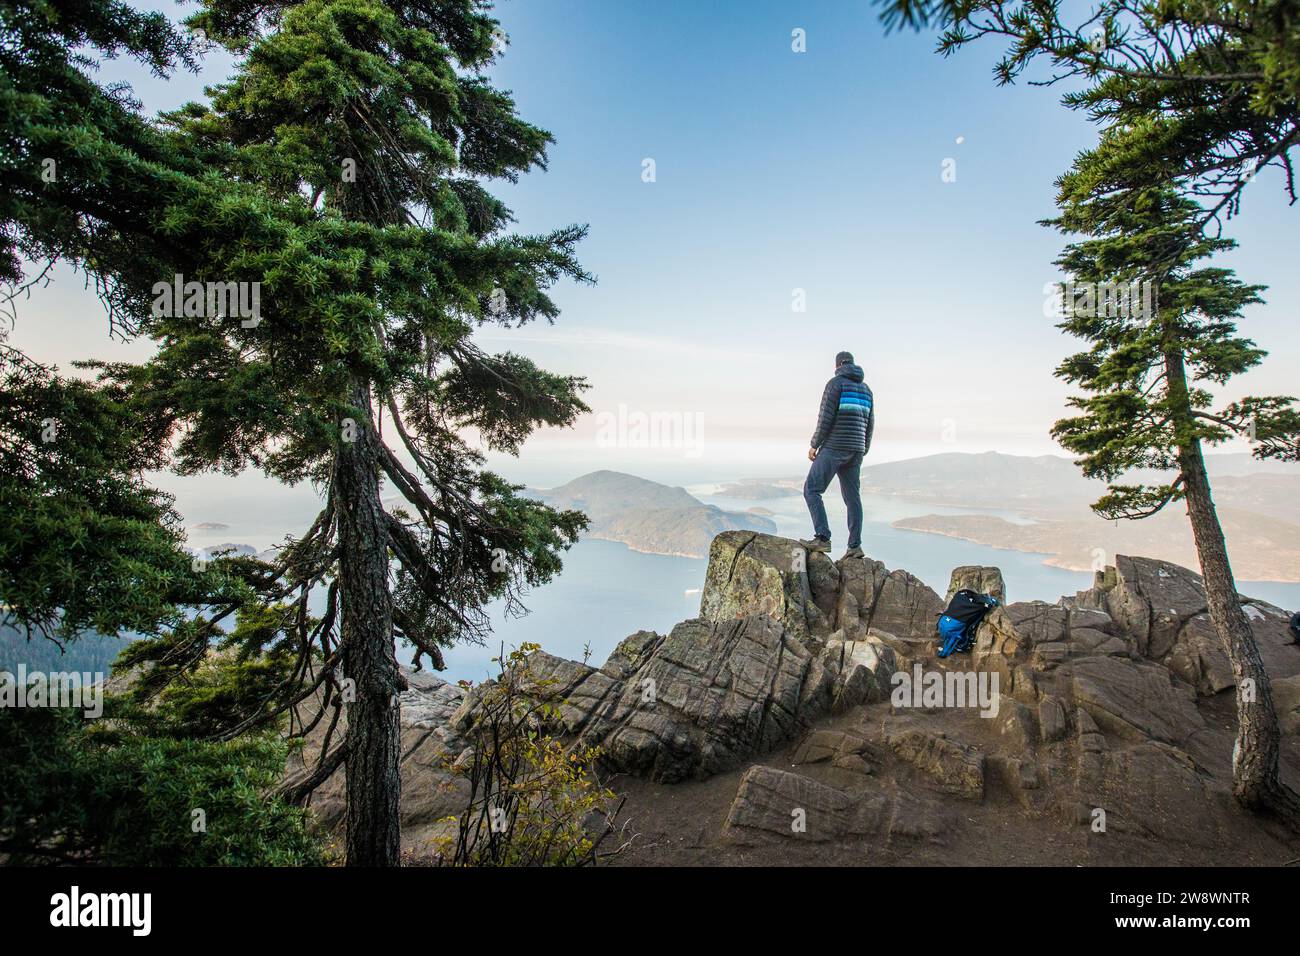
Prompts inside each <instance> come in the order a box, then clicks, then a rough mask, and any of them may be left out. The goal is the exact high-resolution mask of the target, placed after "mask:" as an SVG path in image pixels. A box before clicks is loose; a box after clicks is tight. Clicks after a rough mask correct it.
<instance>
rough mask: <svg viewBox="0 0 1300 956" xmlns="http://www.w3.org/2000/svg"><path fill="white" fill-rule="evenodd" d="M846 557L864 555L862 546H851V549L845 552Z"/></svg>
mask: <svg viewBox="0 0 1300 956" xmlns="http://www.w3.org/2000/svg"><path fill="white" fill-rule="evenodd" d="M844 557H845V558H860V557H862V549H861V548H849V550H847V551H845V552H844ZM840 560H844V559H843V558H841V559H840Z"/></svg>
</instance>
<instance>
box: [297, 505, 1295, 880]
mask: <svg viewBox="0 0 1300 956" xmlns="http://www.w3.org/2000/svg"><path fill="white" fill-rule="evenodd" d="M960 587H971V588H974V589H978V590H981V591H984V592H986V593H995V594H1000V595H1001V596H1003V597H1004V596H1005V585H1004V584H1003V582H1002V576H1001V573H1000V572H999V571H998V570H997V569H996V568H986V567H964V568H958V569H956V570H955V571H954V573H953V576H952V581H951V582H950V588H949V592H948V593H949V594H951V593H952V591H954V590H956V589H957V588H960ZM1247 600H1248V603H1247V613H1248V615H1249V616H1250V617H1251V621H1252V625H1253V627H1254V629H1255V634H1256V639H1257V640H1258V642H1259V644H1260V649H1261V654H1262V656H1263V659H1264V662H1265V666H1266V668H1267V669H1268V671H1269V673H1270V676H1271V678H1272V680H1273V684H1274V696H1275V700H1276V702H1277V706H1278V711H1279V718H1280V722H1281V725H1282V729H1283V732H1284V734H1285V735H1286V736H1285V737H1284V748H1283V749H1284V762H1285V767H1284V772H1285V773H1286V774H1294V773H1295V772H1296V771H1297V770H1300V742H1298V741H1297V739H1296V737H1295V734H1296V733H1297V731H1298V730H1300V689H1298V688H1300V648H1298V647H1296V646H1295V645H1293V644H1292V643H1291V636H1290V634H1289V632H1288V630H1287V620H1288V615H1287V613H1286V612H1284V611H1282V610H1281V609H1279V608H1276V607H1273V606H1272V605H1269V604H1267V603H1266V602H1263V601H1257V600H1251V599H1247ZM944 606H945V602H944V599H942V598H941V597H940V596H939V595H938V594H937V593H936V592H935V591H933V590H931V589H930V588H929V587H927V586H926V585H925V584H924V583H922V582H921V581H920V580H918V579H917V578H916V577H914V576H913V575H911V574H909V573H907V572H906V571H901V570H890V569H888V568H886V567H885V566H884V565H883V564H881V563H880V562H878V561H874V560H872V559H870V558H866V559H845V560H841V561H839V562H834V561H832V560H830V558H828V557H827V556H825V555H822V554H813V555H809V554H808V553H807V552H806V551H805V550H804V549H803V548H801V547H800V546H799V545H798V544H797V542H794V541H789V540H786V539H783V538H777V537H773V536H770V535H766V534H757V533H753V532H739V531H732V532H726V533H723V534H720V535H718V536H717V537H716V538H715V539H714V541H713V543H712V547H711V550H710V555H709V567H708V571H707V576H706V580H705V584H704V588H703V592H702V596H701V602H700V613H699V616H698V617H696V618H693V619H691V620H688V621H683V622H682V623H680V624H678V625H677V626H676V627H674V628H673V629H672V630H671V631H670V632H669V633H668V634H666V635H661V634H658V633H655V632H651V631H640V632H637V633H636V634H633V635H631V636H630V637H628V638H626V639H625V640H624V641H623V642H622V643H620V644H619V645H618V647H617V648H616V649H615V651H614V652H613V653H612V654H611V655H610V656H609V659H608V660H607V661H606V662H605V663H604V664H603V665H602V666H600V667H592V666H589V665H587V664H582V663H578V662H575V661H568V660H564V659H562V658H557V657H553V656H549V655H546V654H544V653H540V652H539V653H537V654H535V655H533V657H532V665H531V671H532V676H533V677H534V678H535V679H536V685H535V688H534V690H533V693H535V694H536V695H537V696H538V697H545V698H547V699H549V700H550V701H552V702H553V703H555V704H556V707H557V712H558V714H559V717H558V723H557V727H556V728H555V729H556V731H557V732H559V733H561V734H564V735H566V736H568V737H569V738H571V739H572V740H574V741H575V742H577V743H579V744H581V745H593V746H597V747H599V748H600V750H601V752H602V754H603V756H602V762H603V765H604V767H605V768H606V769H607V770H610V771H615V772H617V773H619V774H622V775H627V776H626V777H625V779H628V778H630V779H632V780H635V779H636V778H640V780H639V781H637V783H636V786H634V787H632V791H633V792H634V795H633V797H632V798H631V799H632V800H633V805H634V806H636V805H638V804H637V803H636V801H638V800H639V801H641V803H640V804H639V805H640V806H642V808H643V813H642V816H641V817H640V819H641V820H642V821H650V822H648V823H645V825H647V826H649V825H653V826H655V827H658V828H659V829H658V830H657V831H656V833H657V834H658V836H660V837H662V840H657V841H650V842H652V843H654V845H656V846H668V845H676V844H677V843H681V842H682V839H683V838H682V837H680V836H676V835H674V834H680V832H681V828H682V827H684V826H685V823H684V821H683V819H682V813H681V808H682V806H688V807H689V808H690V809H691V813H690V817H691V819H692V820H694V821H698V820H700V819H706V820H713V821H715V822H714V823H706V824H693V827H694V829H692V831H691V832H692V834H693V835H692V836H691V845H692V846H693V847H695V848H696V849H695V850H694V851H693V852H695V853H696V855H695V856H693V857H689V859H693V860H699V861H702V862H716V861H719V860H726V859H729V857H728V856H727V854H729V853H732V852H737V853H739V852H743V853H748V854H752V853H759V854H760V855H761V854H763V853H772V854H777V855H776V856H775V857H773V859H775V860H784V859H787V857H786V856H782V855H781V854H795V856H794V857H790V859H800V860H802V859H805V857H800V856H798V854H799V853H801V852H803V851H801V850H799V847H800V846H802V845H804V844H808V845H813V844H815V845H817V846H818V847H821V849H820V850H817V851H815V854H814V855H813V856H810V857H807V858H806V859H807V860H808V861H809V862H813V861H816V860H817V859H818V857H817V856H816V854H825V853H826V852H829V850H828V848H829V847H852V848H855V849H853V851H852V852H853V853H854V854H856V855H855V856H852V857H851V860H853V861H872V860H874V861H877V862H890V861H894V860H900V859H905V858H910V857H912V856H915V855H916V854H920V855H921V857H920V858H922V859H924V858H925V854H926V853H927V852H929V851H928V850H926V849H925V848H926V847H931V846H934V847H938V846H944V847H948V848H949V849H951V848H952V847H954V846H960V845H962V844H963V841H971V845H972V846H974V845H976V843H975V842H974V841H978V840H981V839H985V835H984V831H986V830H987V829H989V828H995V829H998V830H999V831H1000V832H1001V831H1007V828H1008V827H1012V828H1016V827H1018V828H1020V830H1017V831H1016V832H1017V833H1033V834H1035V835H1036V836H1035V837H1034V840H1039V841H1041V840H1042V839H1046V840H1047V844H1046V845H1048V846H1050V847H1051V848H1052V849H1051V852H1048V851H1046V850H1044V852H1043V853H1042V855H1041V857H1040V856H1036V855H1035V854H1036V853H1037V852H1038V851H1037V850H1036V849H1035V847H1037V843H1034V842H1033V840H1029V841H1028V842H1026V838H1023V837H1015V838H1013V837H1011V836H1008V838H1007V840H1006V841H1005V842H1006V849H1005V853H1006V854H1007V855H1006V858H1005V860H1003V862H1044V863H1058V864H1059V863H1061V862H1064V861H1066V860H1070V861H1074V862H1121V863H1122V862H1137V861H1141V860H1143V859H1148V860H1149V857H1147V858H1144V857H1142V855H1141V852H1139V849H1140V848H1139V849H1135V847H1138V844H1136V843H1132V842H1129V843H1125V842H1123V841H1121V840H1117V839H1110V838H1107V836H1106V834H1108V833H1109V834H1123V835H1124V837H1125V839H1129V838H1133V839H1136V840H1138V841H1151V840H1175V841H1179V842H1177V846H1178V847H1180V848H1182V849H1180V850H1179V851H1178V852H1179V853H1183V855H1182V856H1178V855H1177V854H1174V855H1172V856H1169V857H1167V859H1168V861H1170V862H1176V861H1178V860H1188V859H1193V858H1195V859H1201V858H1202V857H1201V856H1196V854H1202V855H1203V856H1204V857H1205V858H1213V859H1216V860H1217V861H1218V862H1225V860H1223V859H1219V856H1222V854H1224V853H1227V854H1229V855H1230V856H1231V858H1232V859H1239V860H1243V861H1244V860H1246V859H1248V858H1249V859H1251V860H1257V859H1280V858H1281V854H1283V853H1290V854H1291V856H1292V857H1293V856H1294V851H1293V849H1288V848H1286V847H1285V844H1284V843H1281V842H1277V841H1278V839H1280V838H1278V837H1275V836H1273V835H1269V834H1268V833H1264V832H1263V831H1261V830H1260V829H1259V828H1260V826H1261V825H1260V824H1259V823H1258V821H1257V820H1256V819H1254V818H1251V817H1250V816H1249V815H1246V814H1244V813H1242V812H1241V811H1240V810H1238V809H1237V808H1236V806H1235V804H1234V803H1233V801H1232V799H1231V793H1230V784H1231V752H1232V739H1233V729H1234V726H1235V720H1234V714H1233V706H1232V699H1231V693H1230V692H1229V690H1230V688H1231V686H1232V683H1231V671H1230V669H1229V668H1228V667H1227V660H1226V657H1225V656H1224V654H1223V652H1222V650H1221V649H1220V648H1219V647H1218V645H1217V640H1216V637H1215V635H1214V633H1213V631H1212V629H1211V628H1210V627H1209V623H1208V619H1207V617H1206V613H1205V599H1204V593H1203V590H1202V589H1201V584H1200V579H1199V577H1198V576H1197V575H1195V574H1193V573H1192V572H1190V571H1188V570H1186V569H1184V568H1180V567H1177V566H1175V565H1170V564H1167V563H1165V562H1159V561H1152V560H1148V559H1144V558H1130V557H1120V558H1118V559H1117V560H1116V563H1115V566H1114V567H1110V568H1107V569H1106V570H1105V571H1104V572H1103V573H1100V574H1098V575H1097V578H1096V581H1095V583H1094V586H1093V587H1092V588H1090V589H1089V590H1087V591H1083V592H1080V593H1078V594H1076V595H1074V596H1071V597H1068V598H1062V599H1061V600H1060V601H1058V602H1057V603H1054V604H1053V603H1047V602H1043V601H1025V602H1016V603H1011V604H1003V605H1002V606H1000V607H998V608H997V609H995V610H994V611H992V612H991V613H990V614H989V615H988V616H987V617H986V618H985V620H984V622H983V624H982V625H981V626H980V628H979V631H978V634H977V639H976V643H975V646H974V648H973V649H972V651H971V653H970V654H969V655H957V656H955V657H953V658H948V659H945V660H942V661H941V660H937V659H936V658H935V656H934V648H935V643H936V642H935V637H934V623H935V619H936V617H937V615H938V614H939V613H941V611H942V610H943V607H944ZM918 667H919V668H920V670H919V671H916V673H922V672H927V673H928V672H935V673H939V674H941V675H944V678H945V679H948V678H956V679H958V682H960V681H961V680H965V679H968V678H969V679H970V680H971V681H972V682H976V681H978V680H985V681H987V682H989V683H990V685H991V688H992V690H993V692H994V693H995V695H996V698H997V706H995V707H992V708H989V709H988V710H989V711H990V712H987V713H984V714H983V715H982V714H981V711H980V710H979V709H977V708H975V707H972V706H970V704H969V702H968V703H967V704H966V705H964V706H963V705H957V704H955V703H954V702H953V701H950V700H947V699H944V700H942V701H940V702H938V703H936V702H932V701H922V703H921V704H920V705H919V706H916V701H915V700H912V699H902V698H900V699H898V700H894V699H891V698H892V692H893V688H894V684H895V681H896V679H897V678H896V675H899V674H900V672H903V673H907V674H911V673H913V670H914V669H915V668H918ZM971 686H972V687H973V686H974V683H972V684H971ZM476 700H477V695H476V694H475V693H474V692H469V693H466V692H465V691H464V690H462V689H461V688H459V687H453V686H451V685H448V684H445V683H442V682H440V681H438V680H437V679H436V678H430V677H421V678H420V679H418V680H412V687H411V689H410V690H409V691H407V693H406V694H404V695H403V697H402V708H403V718H402V719H403V745H404V746H403V754H404V757H403V764H402V777H403V796H402V816H403V825H404V827H405V828H406V829H407V830H408V831H409V832H410V833H411V834H412V835H413V838H414V837H418V836H419V835H421V834H427V833H429V832H432V829H433V828H434V827H435V826H436V824H437V821H438V820H440V819H442V818H443V817H445V816H447V815H448V814H453V813H455V812H456V811H457V809H458V805H457V801H462V802H463V800H464V794H463V792H461V789H460V788H461V787H463V782H461V781H458V780H457V779H456V778H455V777H453V776H451V775H449V774H447V772H446V767H447V765H448V763H449V762H450V761H451V760H454V759H455V758H456V757H457V755H458V754H460V753H461V752H462V750H463V749H464V747H465V746H466V743H465V740H466V736H465V731H466V729H467V728H468V727H469V726H470V725H471V723H472V721H473V719H474V714H475V706H476ZM896 705H897V706H896ZM701 781H707V783H702V782H701ZM666 784H672V785H673V786H664V785H666ZM1293 785H1294V782H1293ZM629 786H630V784H629ZM700 787H703V788H704V789H702V790H689V791H686V790H681V788H700ZM678 792H682V793H686V792H689V793H691V794H694V796H690V797H680V798H679V797H676V796H672V794H675V793H678ZM719 799H723V800H724V802H723V803H721V804H716V801H717V800H719ZM341 800H342V792H341V788H340V787H339V786H338V780H337V779H336V780H334V781H331V782H330V784H328V785H327V787H326V788H325V789H324V790H323V791H322V792H321V794H319V795H318V809H319V810H320V811H321V812H322V815H323V817H324V819H326V820H333V819H337V818H338V817H339V816H340V815H341ZM683 801H685V803H683ZM709 801H715V803H710V802H709ZM660 806H662V808H663V809H662V810H661V811H656V807H660ZM710 807H712V808H713V809H708V808H710ZM673 808H676V809H675V810H674V809H673ZM656 812H658V816H656ZM710 814H712V816H710ZM1099 820H1101V821H1104V822H1103V825H1102V828H1100V829H1099V828H1098V826H1099V825H1098V821H1099ZM1189 821H1191V822H1189ZM979 845H981V846H983V845H984V844H979ZM1241 847H1250V848H1251V849H1250V850H1249V852H1247V851H1245V850H1241V849H1240V848H1241ZM1225 848H1226V849H1225ZM647 852H648V851H647ZM836 852H839V850H836ZM845 852H848V851H847V850H846V851H845ZM999 852H1004V851H1001V850H1000V851H999ZM1142 852H1149V847H1148V850H1147V851H1142ZM1126 854H1128V855H1126ZM1134 854H1136V855H1134ZM1188 854H1190V856H1189V855H1188ZM1216 854H1217V856H1216ZM1233 854H1235V855H1233ZM745 858H746V859H750V858H751V857H745ZM759 858H764V857H761V856H760V857H759ZM647 859H648V860H658V859H660V858H658V857H653V855H651V856H649V857H647Z"/></svg>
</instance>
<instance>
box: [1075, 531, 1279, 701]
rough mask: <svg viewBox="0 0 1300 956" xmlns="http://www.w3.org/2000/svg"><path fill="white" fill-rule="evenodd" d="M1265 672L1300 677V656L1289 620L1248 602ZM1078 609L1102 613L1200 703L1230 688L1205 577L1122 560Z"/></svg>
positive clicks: (1081, 598) (1101, 575)
mask: <svg viewBox="0 0 1300 956" xmlns="http://www.w3.org/2000/svg"><path fill="white" fill-rule="evenodd" d="M1242 600H1243V602H1244V609H1245V612H1246V616H1247V617H1248V618H1249V619H1250V622H1251V630H1252V631H1253V632H1254V635H1255V641H1256V644H1257V645H1258V646H1259V651H1260V656H1261V658H1262V659H1263V661H1264V667H1265V669H1266V670H1267V671H1268V673H1269V676H1270V677H1272V678H1275V679H1276V678H1279V677H1285V676H1287V675H1290V674H1294V673H1296V672H1297V670H1300V651H1298V649H1297V648H1296V646H1295V644H1294V643H1293V642H1294V638H1293V637H1292V636H1291V634H1290V632H1289V630H1288V627H1287V621H1288V615H1287V613H1286V612H1285V611H1283V610H1282V609H1281V608H1278V607H1274V606H1273V605H1272V604H1269V603H1268V602H1266V601H1260V600H1256V599H1254V598H1248V597H1245V596H1243V597H1242ZM1066 603H1068V604H1069V605H1070V606H1071V607H1074V608H1077V609H1093V610H1101V611H1105V612H1106V613H1107V614H1109V615H1110V617H1111V618H1113V620H1114V621H1115V623H1116V625H1117V626H1118V628H1119V629H1120V631H1122V632H1123V634H1124V635H1125V636H1126V637H1127V638H1129V639H1131V641H1132V643H1133V646H1134V649H1135V650H1136V652H1137V653H1139V654H1141V655H1142V656H1143V657H1146V658H1149V659H1150V660H1153V661H1156V662H1158V663H1160V664H1163V665H1164V666H1166V667H1167V668H1169V669H1170V670H1171V671H1173V672H1174V673H1175V674H1177V675H1178V676H1179V677H1180V678H1182V679H1183V680H1184V681H1186V682H1187V683H1189V684H1191V685H1192V686H1193V687H1195V688H1196V690H1197V692H1198V693H1199V694H1201V695H1203V696H1205V695H1212V694H1217V693H1219V692H1221V691H1225V690H1227V689H1229V688H1231V687H1232V686H1233V683H1234V681H1233V675H1232V666H1231V665H1230V664H1229V662H1228V656H1227V654H1226V653H1225V652H1224V650H1223V646H1222V643H1221V642H1220V641H1219V637H1218V633H1217V632H1216V631H1215V629H1214V625H1213V624H1212V623H1211V622H1210V617H1209V614H1208V612H1207V609H1206V600H1205V588H1204V586H1203V584H1202V582H1201V576H1200V575H1199V574H1197V573H1196V572H1194V571H1190V570H1188V569H1187V568H1184V567H1180V566H1179V565H1177V564H1172V563H1171V562H1168V561H1157V560H1154V559H1152V558H1134V557H1129V556H1127V555H1119V556H1118V557H1116V559H1115V564H1114V566H1113V567H1107V568H1106V569H1105V570H1104V571H1100V572H1098V573H1097V575H1096V579H1095V581H1094V583H1093V586H1092V588H1091V589H1090V590H1088V591H1083V592H1081V593H1080V594H1078V595H1077V596H1076V597H1074V598H1072V599H1070V600H1069V601H1067V602H1066Z"/></svg>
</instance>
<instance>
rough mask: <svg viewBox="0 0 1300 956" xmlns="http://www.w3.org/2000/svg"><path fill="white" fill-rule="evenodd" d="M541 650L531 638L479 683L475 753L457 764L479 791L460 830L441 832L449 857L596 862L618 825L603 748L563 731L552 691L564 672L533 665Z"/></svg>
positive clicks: (442, 850) (468, 862)
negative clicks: (557, 674) (598, 767)
mask: <svg viewBox="0 0 1300 956" xmlns="http://www.w3.org/2000/svg"><path fill="white" fill-rule="evenodd" d="M537 650H539V646H538V645H536V644H523V645H522V646H520V648H519V649H518V650H515V651H513V652H511V653H510V654H509V655H508V656H506V657H505V659H504V660H498V662H499V663H500V666H501V675H500V676H499V677H498V678H497V679H496V680H494V681H492V682H490V683H488V684H485V685H483V686H482V687H480V688H478V689H477V691H476V692H477V693H478V695H479V699H478V707H477V710H476V717H475V722H474V725H473V728H472V729H471V731H470V738H471V747H472V749H473V756H472V757H471V758H467V759H464V760H459V761H457V763H455V764H453V765H452V772H453V773H456V774H459V775H461V776H463V777H464V778H465V779H466V780H468V781H469V784H470V800H469V803H468V805H467V806H466V808H465V810H464V811H463V812H462V813H461V814H460V815H459V816H458V817H453V818H450V819H449V821H448V822H449V823H453V822H454V824H455V828H456V832H455V834H454V835H452V834H449V835H447V836H445V837H444V838H442V839H441V841H440V842H439V841H435V842H436V847H435V848H436V850H437V851H438V855H439V857H440V859H441V860H442V861H443V862H445V863H451V864H454V865H457V866H584V865H592V864H595V863H596V862H597V860H598V859H599V857H600V856H601V853H600V847H601V843H602V841H603V840H604V838H605V837H606V836H608V835H609V834H610V833H612V832H613V831H614V819H615V817H616V815H617V813H618V802H617V798H616V796H615V794H614V792H613V791H612V790H610V789H609V788H608V787H606V786H604V785H603V784H602V783H601V782H600V780H599V779H598V777H597V774H596V771H595V764H596V761H597V759H598V758H599V756H600V750H599V748H596V747H578V746H575V745H571V744H566V743H565V742H564V741H563V740H562V739H560V738H559V737H557V736H555V733H554V728H556V727H558V726H559V710H558V707H557V706H556V704H555V703H554V702H553V701H551V700H546V699H544V698H545V697H546V695H547V689H548V688H549V687H551V686H553V685H554V683H555V682H554V681H553V680H542V679H537V678H535V677H534V675H533V674H532V672H531V669H530V667H529V663H530V661H529V659H530V657H531V656H532V655H533V654H534V653H535V652H536V651H537Z"/></svg>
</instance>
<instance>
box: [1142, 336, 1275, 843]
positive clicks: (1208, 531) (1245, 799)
mask: <svg viewBox="0 0 1300 956" xmlns="http://www.w3.org/2000/svg"><path fill="white" fill-rule="evenodd" d="M1165 371H1166V373H1167V375H1168V381H1169V391H1170V396H1171V397H1172V398H1174V399H1175V407H1176V408H1179V409H1180V410H1181V409H1186V417H1185V419H1184V421H1183V423H1180V425H1179V431H1180V434H1179V438H1178V448H1177V453H1178V469H1179V472H1180V474H1181V475H1182V479H1183V491H1184V494H1185V495H1186V501H1187V515H1188V517H1189V518H1190V519H1191V523H1192V537H1193V539H1194V540H1195V542H1196V555H1197V558H1198V559H1199V561H1200V564H1201V579H1202V581H1203V582H1204V585H1205V601H1206V606H1207V609H1208V611H1209V614H1210V621H1211V622H1212V623H1213V624H1214V628H1215V630H1216V631H1218V634H1219V640H1220V641H1221V642H1222V643H1223V649H1224V651H1225V652H1226V653H1227V655H1228V660H1229V662H1230V663H1231V664H1232V674H1233V679H1234V680H1235V682H1236V694H1237V740H1236V743H1235V744H1234V745H1233V749H1232V792H1233V795H1234V796H1235V797H1236V799H1237V802H1238V803H1240V804H1241V805H1242V806H1244V807H1246V808H1248V809H1250V810H1271V811H1273V812H1275V813H1277V814H1278V815H1279V816H1281V817H1282V818H1283V820H1285V821H1286V822H1287V824H1288V825H1290V826H1291V827H1292V828H1300V798H1298V797H1297V796H1296V794H1295V793H1294V792H1292V791H1291V790H1290V789H1289V788H1287V787H1286V786H1285V785H1284V784H1283V783H1282V781H1281V778H1280V776H1279V773H1278V757H1279V744H1280V740H1281V735H1280V733H1279V731H1278V723H1277V713H1276V711H1275V710H1274V709H1273V693H1272V689H1271V687H1270V685H1269V680H1268V673H1267V672H1266V671H1265V670H1264V662H1263V660H1262V659H1261V658H1260V656H1259V645H1258V644H1256V643H1255V635H1254V632H1253V631H1252V630H1251V627H1250V621H1249V620H1248V619H1247V618H1246V613H1245V612H1244V611H1243V610H1242V608H1241V600H1240V599H1239V598H1238V596H1237V584H1236V581H1235V580H1234V579H1233V576H1232V565H1231V564H1230V563H1229V561H1228V548H1227V545H1226V543H1225V542H1224V539H1223V528H1222V526H1221V525H1220V524H1219V515H1218V512H1217V510H1216V509H1215V507H1214V499H1213V497H1212V496H1211V493H1210V480H1209V476H1208V475H1207V474H1206V471H1205V457H1204V455H1203V453H1202V451H1201V442H1200V439H1199V438H1197V437H1196V436H1195V435H1194V434H1189V433H1186V432H1185V431H1184V430H1185V429H1186V428H1187V427H1189V426H1190V424H1191V422H1192V416H1191V403H1190V399H1189V397H1188V394H1187V373H1186V370H1185V367H1184V363H1183V356H1182V353H1180V352H1166V353H1165Z"/></svg>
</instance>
